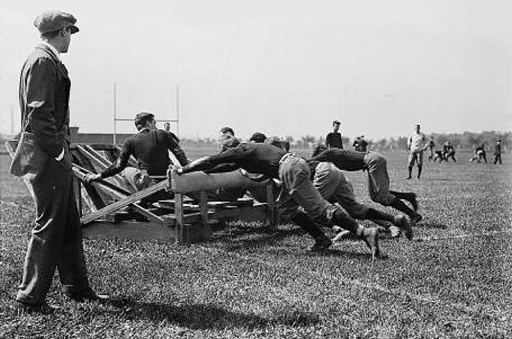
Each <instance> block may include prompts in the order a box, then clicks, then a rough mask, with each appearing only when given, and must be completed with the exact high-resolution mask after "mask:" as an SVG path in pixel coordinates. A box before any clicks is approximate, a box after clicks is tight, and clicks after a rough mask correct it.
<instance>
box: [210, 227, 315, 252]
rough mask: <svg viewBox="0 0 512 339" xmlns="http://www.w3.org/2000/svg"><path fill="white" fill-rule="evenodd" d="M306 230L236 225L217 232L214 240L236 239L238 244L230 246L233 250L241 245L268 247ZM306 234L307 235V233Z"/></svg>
mask: <svg viewBox="0 0 512 339" xmlns="http://www.w3.org/2000/svg"><path fill="white" fill-rule="evenodd" d="M302 234H304V235H305V233H304V231H303V230H302V229H301V228H299V227H298V226H297V227H294V228H291V229H272V228H270V227H268V226H262V227H240V226H238V227H236V228H233V229H231V230H230V231H226V230H224V231H223V233H222V234H217V235H215V236H214V240H216V241H219V242H225V241H227V242H229V243H230V244H232V243H233V241H234V240H235V241H236V242H237V243H238V245H231V246H229V247H230V248H231V249H232V250H234V249H236V248H239V247H246V248H247V247H251V248H259V247H268V246H271V245H273V244H276V243H279V242H281V240H283V239H286V238H289V237H292V236H296V235H302ZM247 236H250V237H251V238H241V237H247ZM305 236H306V235H305Z"/></svg>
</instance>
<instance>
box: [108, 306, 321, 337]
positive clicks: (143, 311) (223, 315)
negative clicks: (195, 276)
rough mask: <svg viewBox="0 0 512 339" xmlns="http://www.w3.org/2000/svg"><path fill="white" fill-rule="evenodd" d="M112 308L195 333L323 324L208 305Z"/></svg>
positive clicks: (298, 315) (305, 317)
mask: <svg viewBox="0 0 512 339" xmlns="http://www.w3.org/2000/svg"><path fill="white" fill-rule="evenodd" d="M109 304H110V305H112V306H113V307H115V308H118V309H121V311H122V313H123V315H124V317H126V318H127V319H131V320H132V319H133V320H146V321H153V322H161V321H165V320H167V321H170V322H173V323H176V324H178V325H179V326H184V327H188V328H190V329H193V330H207V329H215V330H222V329H226V328H233V327H237V328H245V329H249V330H251V329H258V328H265V327H268V326H274V325H285V326H292V327H305V326H312V325H315V324H318V323H319V322H320V319H319V317H318V316H317V315H316V314H311V313H306V312H297V311H294V312H291V313H280V314H279V315H278V316H277V317H276V318H273V319H266V318H263V317H260V316H258V315H254V314H244V313H238V312H232V311H227V310H225V309H222V308H219V307H217V306H214V305H207V304H190V305H173V304H158V303H144V302H138V301H135V300H131V299H129V298H125V299H113V300H111V301H109Z"/></svg>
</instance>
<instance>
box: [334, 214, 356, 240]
mask: <svg viewBox="0 0 512 339" xmlns="http://www.w3.org/2000/svg"><path fill="white" fill-rule="evenodd" d="M331 222H332V224H334V225H338V226H340V227H341V228H344V229H346V230H347V231H350V232H352V233H354V234H356V235H358V236H360V235H361V234H362V226H361V225H359V224H358V223H357V221H355V220H354V219H353V218H352V217H351V216H350V215H349V214H348V213H347V212H346V211H345V210H343V209H341V208H338V209H336V211H334V213H333V216H332V219H331Z"/></svg>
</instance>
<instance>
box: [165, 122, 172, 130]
mask: <svg viewBox="0 0 512 339" xmlns="http://www.w3.org/2000/svg"><path fill="white" fill-rule="evenodd" d="M164 130H165V131H166V132H170V131H171V124H170V123H168V122H166V123H164Z"/></svg>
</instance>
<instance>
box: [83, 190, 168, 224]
mask: <svg viewBox="0 0 512 339" xmlns="http://www.w3.org/2000/svg"><path fill="white" fill-rule="evenodd" d="M168 185H169V183H168V182H167V181H162V182H159V183H157V184H155V185H153V186H151V187H148V188H146V189H144V190H142V191H139V192H136V193H134V194H132V195H131V196H129V197H126V198H124V199H122V200H119V201H117V202H114V203H113V204H110V205H108V206H105V207H104V208H102V209H100V210H98V211H96V212H93V213H91V214H89V215H86V216H84V217H83V218H82V219H81V220H80V221H81V222H82V224H87V223H89V222H91V221H93V220H96V219H98V218H101V217H103V216H105V215H107V214H110V213H113V212H115V211H117V210H119V209H121V208H123V207H125V206H128V205H130V204H133V203H134V202H137V201H139V200H141V199H143V198H145V197H148V196H150V195H151V194H153V193H156V192H158V191H160V190H162V189H165V188H166V187H168Z"/></svg>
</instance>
